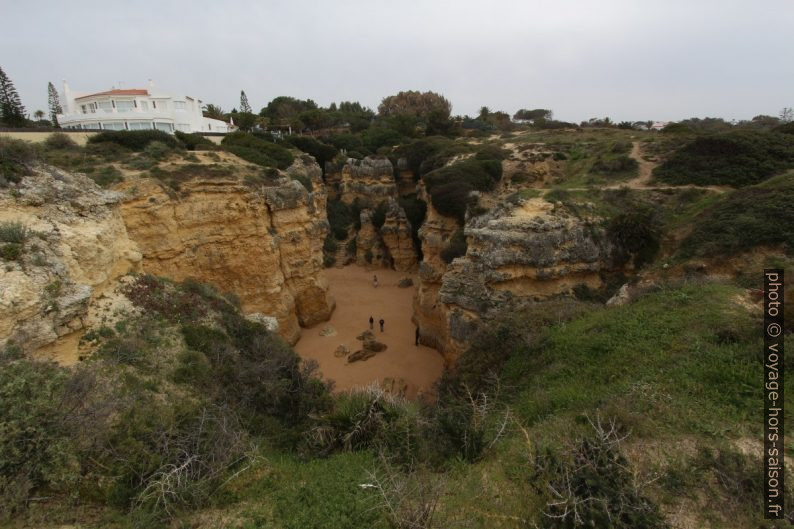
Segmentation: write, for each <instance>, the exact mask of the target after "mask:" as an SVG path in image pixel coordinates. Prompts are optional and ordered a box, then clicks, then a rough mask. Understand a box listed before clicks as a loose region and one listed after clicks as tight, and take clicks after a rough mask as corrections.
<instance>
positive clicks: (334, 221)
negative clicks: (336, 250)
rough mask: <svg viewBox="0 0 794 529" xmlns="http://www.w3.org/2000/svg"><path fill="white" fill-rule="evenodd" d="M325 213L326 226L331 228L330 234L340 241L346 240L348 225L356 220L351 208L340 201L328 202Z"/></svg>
mask: <svg viewBox="0 0 794 529" xmlns="http://www.w3.org/2000/svg"><path fill="white" fill-rule="evenodd" d="M326 211H327V215H328V224H330V226H331V233H332V234H333V235H334V237H336V238H337V239H338V240H340V241H343V240H345V239H347V234H348V230H349V229H350V225H351V224H353V223H354V221H355V220H357V219H356V218H355V217H356V216H357V214H356V213H355V212H354V210H353V208H352V207H351V206H348V205H347V204H345V203H344V202H342V201H341V200H329V201H328V206H327V208H326Z"/></svg>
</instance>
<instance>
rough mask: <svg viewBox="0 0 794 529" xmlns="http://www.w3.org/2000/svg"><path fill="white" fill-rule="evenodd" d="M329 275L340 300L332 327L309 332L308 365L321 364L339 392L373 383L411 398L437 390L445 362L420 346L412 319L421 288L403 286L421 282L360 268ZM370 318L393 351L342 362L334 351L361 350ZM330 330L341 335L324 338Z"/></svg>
mask: <svg viewBox="0 0 794 529" xmlns="http://www.w3.org/2000/svg"><path fill="white" fill-rule="evenodd" d="M325 274H326V277H327V278H328V282H329V283H330V286H331V292H332V293H333V295H334V297H335V298H336V310H334V313H333V315H332V316H331V319H330V321H327V322H323V323H320V324H317V325H315V326H314V327H310V328H307V329H303V332H302V334H301V338H300V340H299V341H298V343H297V345H295V351H297V353H298V354H299V355H300V356H301V357H302V358H304V359H314V360H316V361H317V362H318V363H319V365H320V372H321V373H322V376H323V378H325V379H329V380H333V381H334V383H335V385H334V388H335V390H336V391H345V390H349V389H352V388H355V387H361V386H367V385H369V384H371V383H373V382H377V383H381V384H385V385H386V386H387V387H394V388H395V389H400V388H403V389H404V390H405V394H406V396H408V397H409V398H414V397H416V396H417V395H422V394H424V393H427V392H428V391H429V390H431V388H432V386H433V383H434V382H435V381H436V380H438V378H439V377H440V376H441V372H442V370H443V367H444V361H443V359H442V358H441V355H440V354H439V353H438V352H437V351H436V350H434V349H431V348H429V347H425V346H423V345H419V346H416V345H414V338H415V331H416V327H415V326H414V324H413V323H412V322H411V314H412V303H413V296H414V292H415V291H416V286H413V287H409V288H399V287H398V286H397V282H398V281H399V280H400V279H401V278H403V277H411V278H412V279H413V280H414V282H415V283H416V282H417V279H416V277H415V276H411V275H410V274H406V273H405V272H395V271H393V270H384V269H375V270H367V269H365V268H362V267H359V266H346V267H344V268H329V269H326V270H325ZM373 275H377V276H378V280H379V286H378V287H377V288H375V287H374V286H373V284H372V276H373ZM370 316H372V317H373V318H374V319H375V326H374V330H373V332H374V334H375V338H376V339H377V340H378V341H380V342H383V343H385V344H386V345H387V346H388V348H387V349H386V350H385V351H383V352H380V353H377V354H376V355H375V356H374V357H372V358H370V359H368V360H365V361H360V362H353V363H350V364H348V363H347V361H346V359H345V358H344V357H342V358H339V357H336V356H335V355H334V351H335V350H336V349H337V347H339V345H340V344H344V345H346V346H347V347H348V348H349V349H350V351H356V350H358V349H361V341H359V340H356V336H358V335H359V334H361V333H362V332H363V331H365V330H366V329H368V328H369V317H370ZM381 318H383V320H384V321H385V325H384V332H381V331H380V328H379V326H378V320H380V319H381ZM329 325H330V326H331V327H332V328H333V330H334V331H335V334H332V335H329V336H321V334H320V333H321V331H322V330H323V329H324V328H326V327H328V326H329Z"/></svg>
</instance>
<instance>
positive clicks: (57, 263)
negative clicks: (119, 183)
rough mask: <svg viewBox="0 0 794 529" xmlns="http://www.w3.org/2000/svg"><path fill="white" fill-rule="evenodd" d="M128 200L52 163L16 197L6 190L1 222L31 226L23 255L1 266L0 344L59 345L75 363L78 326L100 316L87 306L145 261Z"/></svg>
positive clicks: (59, 353) (0, 198)
mask: <svg viewBox="0 0 794 529" xmlns="http://www.w3.org/2000/svg"><path fill="white" fill-rule="evenodd" d="M122 198H123V195H122V194H120V193H117V192H113V191H104V190H102V189H100V188H99V187H98V186H97V185H96V184H94V182H93V181H92V180H90V179H88V178H86V177H85V176H83V175H79V174H71V173H67V172H64V171H61V170H59V169H56V168H54V167H48V166H39V167H37V168H35V169H34V174H33V175H32V176H29V177H27V178H24V179H23V180H22V182H20V184H19V185H18V186H16V187H15V189H14V192H13V194H12V193H11V191H10V190H8V189H0V223H11V224H18V225H21V226H22V227H23V228H24V230H26V231H27V237H26V240H25V241H24V243H22V251H21V254H20V255H19V257H18V258H17V259H15V260H6V261H4V262H3V265H2V268H0V349H2V348H4V347H6V346H7V345H9V344H11V343H13V344H15V345H16V346H18V347H20V349H21V350H22V351H23V352H25V353H34V352H36V351H39V350H41V349H42V348H43V347H45V346H50V345H51V344H55V343H56V342H58V344H57V346H56V347H54V348H52V349H53V351H52V352H53V354H54V356H56V357H57V358H58V359H59V360H61V361H63V362H64V363H73V362H75V361H76V360H77V350H78V347H77V346H78V340H79V334H80V331H82V330H83V329H84V328H85V327H86V326H87V325H89V324H90V320H92V319H93V320H96V319H97V318H96V317H93V318H92V316H94V315H93V314H91V311H90V310H89V308H90V307H91V306H92V305H94V304H95V302H96V301H97V299H99V298H101V297H103V296H104V295H105V293H106V292H108V290H109V289H110V287H111V285H112V284H113V282H114V281H115V280H116V279H117V278H118V277H119V276H121V275H123V274H125V273H127V272H130V271H134V270H136V269H137V268H138V265H139V263H140V261H141V254H140V252H139V250H138V248H137V245H136V244H135V243H134V242H133V241H132V240H130V238H129V236H128V234H127V230H126V227H125V225H124V222H123V219H122V216H121V214H120V212H119V208H118V204H119V203H120V202H121V200H122ZM5 225H6V226H8V225H9V224H5ZM94 323H102V322H97V321H95V322H94Z"/></svg>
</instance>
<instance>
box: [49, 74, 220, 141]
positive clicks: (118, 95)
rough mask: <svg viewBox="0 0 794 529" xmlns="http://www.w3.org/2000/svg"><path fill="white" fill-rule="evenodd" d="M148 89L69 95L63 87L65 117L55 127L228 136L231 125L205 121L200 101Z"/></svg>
mask: <svg viewBox="0 0 794 529" xmlns="http://www.w3.org/2000/svg"><path fill="white" fill-rule="evenodd" d="M153 88H154V87H153V85H151V83H150V86H149V88H148V89H143V88H134V89H120V88H119V89H116V88H114V89H112V90H107V91H105V92H96V93H79V92H72V91H71V90H70V89H69V86H68V85H67V84H66V81H64V83H63V95H64V102H65V104H64V113H63V114H58V116H57V118H58V124H59V125H60V126H61V127H62V128H64V129H81V130H151V129H155V130H161V131H164V132H168V133H170V134H173V133H174V131H177V130H179V131H182V132H187V133H191V132H196V133H207V132H220V133H227V132H231V131H232V128H233V125H229V124H228V123H226V122H225V121H221V120H219V119H211V118H205V117H204V116H203V115H202V112H201V100H199V99H196V98H194V97H190V96H174V95H169V94H164V93H159V92H156V91H154V89H153Z"/></svg>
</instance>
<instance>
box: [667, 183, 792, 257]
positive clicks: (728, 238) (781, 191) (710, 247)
mask: <svg viewBox="0 0 794 529" xmlns="http://www.w3.org/2000/svg"><path fill="white" fill-rule="evenodd" d="M793 201H794V182H792V181H791V176H789V175H785V176H781V177H778V178H775V179H774V180H773V181H770V182H767V183H764V184H761V185H758V186H752V187H747V188H744V189H739V190H736V191H734V192H733V193H731V194H730V195H728V196H726V197H725V198H722V199H721V200H720V201H718V202H717V203H715V204H714V205H712V206H711V207H709V208H707V209H705V210H704V211H702V212H701V213H700V214H699V215H698V216H697V217H695V219H694V221H693V226H694V227H693V228H692V231H691V232H690V233H689V235H688V236H687V237H686V238H685V239H684V240H683V242H682V243H681V247H680V249H679V253H680V254H681V255H682V256H685V257H689V256H702V257H717V256H727V255H732V254H735V253H738V252H742V251H746V250H750V249H752V248H756V247H759V246H772V247H782V248H783V250H784V251H786V252H787V253H792V252H794V229H792V226H794V208H792V207H791V204H792V203H794V202H793Z"/></svg>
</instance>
